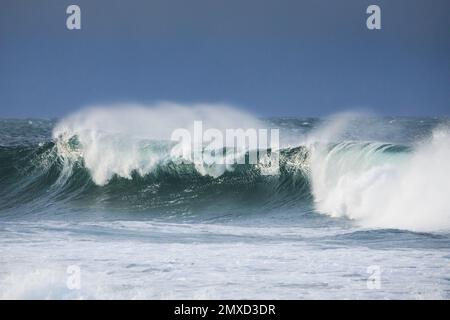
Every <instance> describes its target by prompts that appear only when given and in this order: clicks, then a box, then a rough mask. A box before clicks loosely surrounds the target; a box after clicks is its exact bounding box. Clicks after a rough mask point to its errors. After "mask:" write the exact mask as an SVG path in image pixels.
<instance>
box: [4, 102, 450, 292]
mask: <svg viewBox="0 0 450 320" xmlns="http://www.w3.org/2000/svg"><path fill="white" fill-rule="evenodd" d="M166 109H167V108H160V109H159V110H157V111H155V110H153V111H149V110H144V109H139V108H135V109H124V108H122V109H118V110H115V111H111V110H93V111H92V110H91V111H82V112H80V113H78V114H76V115H75V116H69V117H66V118H62V119H53V120H49V119H2V120H0V298H2V299H35V298H36V299H41V298H44V299H103V298H104V299H122V298H125V299H141V298H142V299H143V298H150V299H449V298H450V276H449V274H450V193H449V192H450V163H449V160H450V131H449V124H450V121H449V119H448V118H443V117H441V118H405V117H378V116H375V115H367V114H350V113H349V114H341V115H337V116H333V117H328V118H323V119H319V118H279V117H278V118H277V117H275V118H264V119H259V118H258V119H254V118H253V117H251V116H249V115H246V114H242V115H241V114H240V113H239V112H238V111H235V110H234V111H230V110H225V109H224V110H222V111H223V112H221V111H220V110H219V111H217V109H208V108H206V109H199V110H197V111H198V112H197V113H196V112H191V111H189V110H187V109H183V108H181V109H179V110H175V111H174V110H169V111H170V112H169V111H168V110H166ZM169 109H170V108H169ZM217 113H218V114H217ZM130 115H132V116H130ZM180 115H181V116H180ZM187 115H188V116H187ZM205 115H207V116H206V117H205ZM198 117H200V118H202V119H204V120H205V121H208V120H211V119H213V122H214V121H216V122H218V123H219V124H218V125H222V126H227V125H229V124H230V123H233V124H237V125H239V124H240V122H242V121H244V122H246V123H248V122H252V121H253V122H258V125H261V124H262V125H263V126H265V127H268V128H277V129H279V130H280V150H279V155H280V156H279V172H277V173H274V174H262V173H261V170H260V168H258V166H256V165H250V164H243V165H232V166H227V167H221V168H216V167H214V165H212V166H208V167H206V168H202V170H199V168H198V167H196V166H195V165H193V164H189V163H185V162H183V163H180V162H179V161H177V160H176V159H175V158H174V157H173V154H172V153H171V151H172V148H173V144H170V143H167V141H164V138H163V137H164V134H163V132H164V133H165V132H166V131H167V130H169V129H170V130H171V129H172V128H173V127H180V126H182V125H183V123H191V120H192V119H196V118H198ZM180 119H182V120H180ZM214 119H217V120H214ZM147 121H148V124H147ZM179 121H182V122H183V121H184V122H183V123H180V122H179ZM214 125H215V124H212V126H214ZM218 169H220V170H218Z"/></svg>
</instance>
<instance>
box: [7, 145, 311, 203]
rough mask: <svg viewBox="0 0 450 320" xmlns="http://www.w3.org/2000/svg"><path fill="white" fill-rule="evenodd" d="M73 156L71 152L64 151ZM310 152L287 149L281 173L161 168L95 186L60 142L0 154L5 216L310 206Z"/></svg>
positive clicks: (182, 166)
mask: <svg viewBox="0 0 450 320" xmlns="http://www.w3.org/2000/svg"><path fill="white" fill-rule="evenodd" d="M65 150H67V149H65ZM308 157H309V153H308V151H307V149H306V148H305V147H297V148H291V149H286V150H282V151H281V153H280V172H279V174H278V175H276V176H267V175H263V174H261V170H260V169H259V168H258V167H257V166H255V165H247V164H246V165H235V166H234V167H233V168H232V170H227V171H225V172H224V173H223V174H221V175H220V176H218V177H214V176H210V175H207V174H206V175H205V174H202V173H201V172H199V170H198V168H196V167H195V166H194V165H193V164H189V163H178V162H176V161H161V162H160V163H159V164H158V165H156V166H155V167H154V168H153V170H151V171H150V172H146V173H145V174H141V173H140V172H139V171H138V170H132V172H130V174H129V176H127V177H123V176H120V175H118V174H114V175H113V176H112V177H111V179H110V180H108V182H107V183H106V184H102V185H98V184H96V183H95V181H94V180H93V179H92V175H91V172H90V170H89V169H88V168H86V166H85V163H84V160H83V158H82V157H67V154H65V153H61V148H60V146H58V142H48V143H46V144H43V145H38V146H34V147H31V146H26V147H0V163H1V167H0V175H1V180H0V185H1V191H0V200H1V202H0V210H8V209H12V208H16V207H19V206H22V207H23V206H24V205H25V206H27V207H28V208H29V209H30V210H31V211H32V212H35V211H39V210H43V209H46V208H48V207H50V206H52V205H58V204H64V203H69V202H71V203H78V204H80V203H82V204H83V206H88V207H89V206H106V207H110V208H115V209H117V210H120V209H124V210H125V209H126V210H134V211H145V210H152V209H154V210H157V209H161V208H165V209H169V211H171V210H172V211H174V212H175V211H177V208H178V209H179V211H183V210H185V209H186V208H195V207H196V206H197V207H199V206H207V205H208V206H218V205H219V204H220V203H222V204H228V205H230V204H231V203H230V202H234V205H235V206H258V207H260V208H261V207H264V208H269V207H272V208H281V207H287V206H294V205H296V204H298V203H299V202H303V201H310V200H311V199H312V194H311V192H310V191H311V188H310V181H309V178H308Z"/></svg>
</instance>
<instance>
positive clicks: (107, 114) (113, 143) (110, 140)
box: [53, 102, 262, 185]
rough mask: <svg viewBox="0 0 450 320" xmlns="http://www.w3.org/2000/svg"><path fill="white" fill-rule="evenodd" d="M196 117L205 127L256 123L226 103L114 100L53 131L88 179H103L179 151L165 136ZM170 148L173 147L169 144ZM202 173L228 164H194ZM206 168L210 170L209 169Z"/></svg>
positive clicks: (148, 166)
mask: <svg viewBox="0 0 450 320" xmlns="http://www.w3.org/2000/svg"><path fill="white" fill-rule="evenodd" d="M197 120H200V121H202V122H203V124H204V127H205V128H216V129H218V130H221V131H225V130H226V129H230V128H235V129H238V128H243V129H247V128H259V127H262V124H261V123H260V122H259V120H257V119H256V118H254V117H253V116H251V115H250V114H248V113H245V112H242V111H238V110H236V109H234V108H232V107H230V106H226V105H206V104H197V105H180V104H174V103H168V102H165V103H160V104H157V105H155V106H152V107H145V106H140V105H116V106H110V107H101V106H99V107H91V108H88V109H85V110H82V111H80V112H78V113H75V114H73V115H71V116H69V117H67V118H65V119H63V120H62V121H60V122H59V123H58V124H57V125H56V127H55V129H54V130H53V137H54V139H55V140H56V141H57V146H58V150H59V152H60V153H61V155H62V157H64V158H73V157H80V158H82V159H83V161H84V165H85V167H86V168H87V169H88V170H89V171H90V173H91V175H92V179H93V181H94V182H95V183H96V184H98V185H104V184H106V183H107V182H108V181H109V180H110V179H111V178H112V177H113V176H114V175H117V176H119V177H123V178H131V174H132V173H133V172H137V173H139V174H140V175H145V174H148V173H149V172H151V171H152V170H154V168H155V167H156V166H157V165H159V164H161V163H165V162H168V161H172V160H174V156H179V154H177V153H176V152H174V150H175V151H176V148H175V147H176V145H175V143H174V142H173V141H171V140H170V137H171V133H172V132H173V131H174V130H175V129H178V128H186V129H187V130H191V131H192V126H193V125H194V122H195V121H197ZM174 148H175V149H174ZM198 169H199V172H200V173H202V174H210V173H211V175H215V176H217V175H220V174H222V173H223V172H224V170H225V169H227V168H216V167H211V168H206V169H205V168H203V167H202V168H200V167H199V168H198ZM208 169H209V170H208Z"/></svg>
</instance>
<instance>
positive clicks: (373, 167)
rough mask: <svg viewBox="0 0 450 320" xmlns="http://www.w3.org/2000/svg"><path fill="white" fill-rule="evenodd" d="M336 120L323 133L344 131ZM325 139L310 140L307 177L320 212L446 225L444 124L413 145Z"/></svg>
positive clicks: (448, 172)
mask: <svg viewBox="0 0 450 320" xmlns="http://www.w3.org/2000/svg"><path fill="white" fill-rule="evenodd" d="M339 120H340V122H339V125H336V124H334V123H331V128H332V129H331V130H330V129H329V128H324V129H323V130H324V131H323V132H333V131H334V128H336V127H338V128H342V129H344V130H345V126H342V124H343V123H345V121H344V122H343V121H342V118H339ZM324 140H326V139H322V141H324ZM327 142H328V143H311V163H310V168H311V173H310V177H311V183H312V192H313V195H314V199H315V204H316V208H317V210H318V211H319V212H322V213H325V214H329V215H331V216H335V217H339V216H346V217H349V218H351V219H354V220H355V221H356V222H357V223H359V224H361V225H363V226H367V227H383V228H400V229H409V230H417V231H427V230H438V229H443V230H446V229H449V228H450V198H449V197H448V190H450V166H449V165H448V159H449V158H450V135H449V130H448V127H446V128H438V129H435V131H434V132H433V135H432V137H430V138H429V139H427V140H425V141H422V142H420V143H417V144H416V145H415V146H414V148H413V149H412V150H411V148H409V147H406V146H401V145H394V144H389V143H380V142H367V141H336V140H335V141H334V142H329V140H328V141H327Z"/></svg>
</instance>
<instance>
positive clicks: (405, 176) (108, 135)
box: [0, 103, 450, 231]
mask: <svg viewBox="0 0 450 320" xmlns="http://www.w3.org/2000/svg"><path fill="white" fill-rule="evenodd" d="M352 117H353V116H352V115H348V114H347V115H345V116H344V117H342V116H340V117H335V118H332V119H330V120H329V121H327V122H325V125H323V126H322V127H320V128H318V129H316V130H313V131H312V132H310V133H309V134H308V135H303V136H294V135H292V136H290V137H289V139H287V140H289V142H290V146H289V147H284V148H283V149H281V150H280V170H279V172H278V173H274V174H272V175H267V174H262V171H261V170H262V168H261V167H260V166H259V165H226V166H225V165H211V166H199V165H197V164H193V163H189V162H186V161H179V160H180V159H179V154H178V153H174V150H176V148H177V145H176V143H174V142H173V141H168V140H167V137H170V133H171V132H172V131H173V130H174V129H176V128H188V129H189V128H190V126H192V125H193V122H194V121H196V120H202V121H203V122H204V124H205V126H206V127H211V128H217V129H219V130H225V129H228V128H264V127H267V123H264V122H263V121H261V120H258V119H257V118H255V117H253V116H252V115H250V114H248V113H243V112H241V111H238V110H236V109H233V108H231V107H228V106H224V105H222V106H208V105H194V106H182V105H176V104H170V103H165V104H160V105H158V106H156V107H152V108H146V107H142V106H117V107H116V108H112V109H111V108H91V109H86V110H84V111H81V112H78V113H76V114H74V115H72V116H69V117H67V118H65V119H62V120H61V121H59V122H58V123H57V124H56V126H55V127H54V129H53V140H52V141H50V142H46V143H43V144H40V145H27V146H3V147H0V157H1V163H2V166H1V167H0V173H1V175H0V176H1V180H0V184H1V185H2V190H1V191H0V198H1V200H2V201H1V203H0V209H2V210H8V209H11V208H14V207H17V206H19V205H23V204H25V205H27V206H28V208H29V211H30V212H35V211H39V210H41V211H42V210H45V208H48V206H51V205H53V204H58V203H69V204H70V203H71V201H77V203H78V204H80V203H81V205H80V206H81V207H82V208H86V207H89V206H98V205H101V206H105V207H108V208H111V209H120V210H122V209H123V210H122V211H136V210H137V211H145V212H147V211H152V210H153V211H158V212H171V213H177V212H182V213H185V212H186V211H195V210H197V209H199V208H201V207H202V206H203V207H208V208H210V209H211V208H213V209H211V210H227V208H228V210H229V211H232V210H235V209H236V208H238V207H240V208H243V210H252V208H253V209H255V210H254V211H257V212H261V210H263V211H264V210H273V209H276V210H284V209H286V208H289V209H295V208H298V211H299V214H300V213H301V212H302V211H301V209H300V208H303V209H304V208H305V206H306V207H314V208H315V210H316V212H318V213H321V214H325V215H330V216H332V217H346V218H349V219H351V220H354V221H355V223H357V224H360V225H362V226H365V227H382V228H400V229H409V230H419V231H422V230H425V231H426V230H439V229H442V230H448V229H450V198H449V197H448V190H450V166H449V165H448V162H447V161H448V159H449V158H450V134H449V130H448V127H441V128H438V129H436V130H434V131H433V134H432V136H431V137H429V138H428V139H426V140H422V141H420V142H418V143H416V144H414V145H403V144H399V143H385V142H378V141H372V140H370V139H369V140H366V139H364V140H361V139H352V138H349V135H346V134H343V132H344V131H345V130H347V129H348V128H349V119H350V118H352ZM353 118H354V117H353ZM357 121H359V120H357ZM371 130H374V128H371ZM359 136H363V135H359ZM350 137H352V136H351V135H350ZM294 140H297V143H293V141H294ZM247 155H248V154H247ZM243 156H245V155H243Z"/></svg>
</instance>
